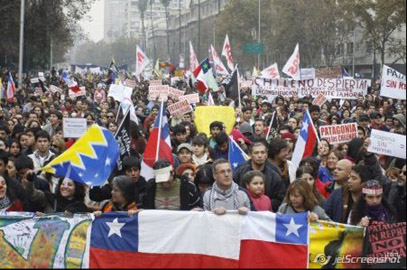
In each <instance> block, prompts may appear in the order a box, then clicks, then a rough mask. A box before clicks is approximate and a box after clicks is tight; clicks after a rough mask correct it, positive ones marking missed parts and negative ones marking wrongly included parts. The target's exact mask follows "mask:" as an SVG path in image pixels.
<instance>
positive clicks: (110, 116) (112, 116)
mask: <svg viewBox="0 0 407 270" xmlns="http://www.w3.org/2000/svg"><path fill="white" fill-rule="evenodd" d="M106 117H107V118H112V119H113V118H114V115H108V116H106Z"/></svg>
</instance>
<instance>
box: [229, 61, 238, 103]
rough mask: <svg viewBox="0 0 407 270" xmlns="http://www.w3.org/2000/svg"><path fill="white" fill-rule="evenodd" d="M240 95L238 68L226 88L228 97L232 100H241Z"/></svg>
mask: <svg viewBox="0 0 407 270" xmlns="http://www.w3.org/2000/svg"><path fill="white" fill-rule="evenodd" d="M239 93H240V91H239V70H238V69H237V66H236V68H235V70H234V71H233V73H232V77H231V79H230V82H229V83H228V85H227V86H226V96H227V97H230V98H232V99H233V100H237V99H238V98H239Z"/></svg>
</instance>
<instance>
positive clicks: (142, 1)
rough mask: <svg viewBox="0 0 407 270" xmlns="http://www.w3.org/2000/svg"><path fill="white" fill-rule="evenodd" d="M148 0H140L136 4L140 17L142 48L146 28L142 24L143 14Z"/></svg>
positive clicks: (144, 41)
mask: <svg viewBox="0 0 407 270" xmlns="http://www.w3.org/2000/svg"><path fill="white" fill-rule="evenodd" d="M147 4H148V0H140V1H139V2H138V3H137V5H138V9H139V11H140V18H141V32H142V33H143V50H144V51H145V50H146V29H145V25H144V16H145V12H146V10H147Z"/></svg>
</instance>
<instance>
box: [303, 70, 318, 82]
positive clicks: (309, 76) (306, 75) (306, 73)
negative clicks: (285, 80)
mask: <svg viewBox="0 0 407 270" xmlns="http://www.w3.org/2000/svg"><path fill="white" fill-rule="evenodd" d="M313 79H315V68H302V69H301V80H313Z"/></svg>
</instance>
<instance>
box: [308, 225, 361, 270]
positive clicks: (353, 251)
mask: <svg viewBox="0 0 407 270" xmlns="http://www.w3.org/2000/svg"><path fill="white" fill-rule="evenodd" d="M363 231H364V229H363V228H362V227H355V226H350V225H345V224H341V223H335V222H328V221H319V222H314V223H311V226H310V232H309V237H310V246H309V249H308V252H309V265H308V267H309V268H312V269H322V268H330V269H331V268H339V269H343V268H359V269H360V268H361V263H360V260H355V259H353V258H359V259H360V257H361V256H362V248H363Z"/></svg>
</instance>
